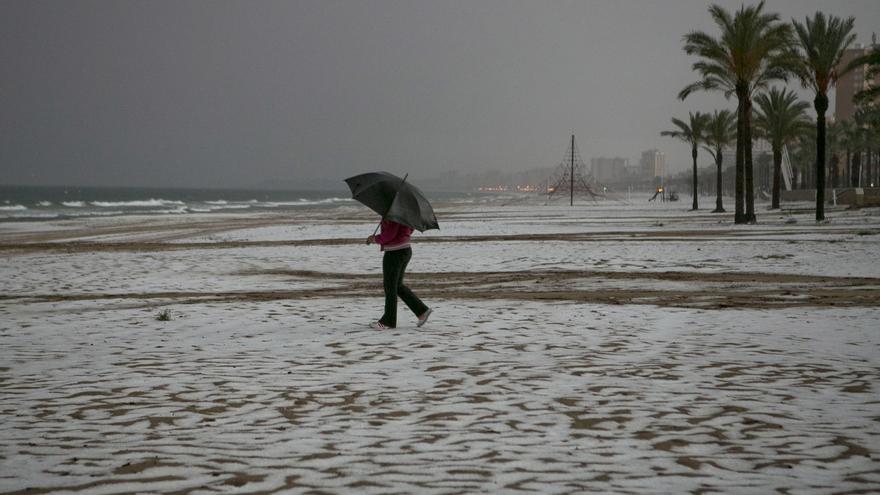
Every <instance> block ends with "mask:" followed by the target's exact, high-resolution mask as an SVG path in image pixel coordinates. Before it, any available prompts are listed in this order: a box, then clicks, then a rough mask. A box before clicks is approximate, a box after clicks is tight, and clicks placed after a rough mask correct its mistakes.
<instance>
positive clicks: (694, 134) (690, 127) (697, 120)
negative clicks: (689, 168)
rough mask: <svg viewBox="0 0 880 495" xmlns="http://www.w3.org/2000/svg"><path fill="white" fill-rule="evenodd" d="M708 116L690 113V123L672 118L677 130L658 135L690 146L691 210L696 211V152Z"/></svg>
mask: <svg viewBox="0 0 880 495" xmlns="http://www.w3.org/2000/svg"><path fill="white" fill-rule="evenodd" d="M709 118H710V116H709V114H706V113H700V112H696V113H695V112H691V113H690V121H689V122H684V121H682V120H679V119H676V118H674V117H673V119H672V123H673V124H675V126H676V127H678V129H676V130H674V131H663V132H661V133H660V135H661V136H670V137H674V138H676V139H680V140H682V141H684V142H686V143H688V144H690V145H691V158H693V159H694V181H693V182H694V189H693V194H694V204H693V208H691V209H692V210H694V211H696V210H697V209H698V205H697V192H698V191H697V150H698V149H699V147H700V145H701V144H702V143H703V138H704V134H705V133H706V127H707V126H708V124H709Z"/></svg>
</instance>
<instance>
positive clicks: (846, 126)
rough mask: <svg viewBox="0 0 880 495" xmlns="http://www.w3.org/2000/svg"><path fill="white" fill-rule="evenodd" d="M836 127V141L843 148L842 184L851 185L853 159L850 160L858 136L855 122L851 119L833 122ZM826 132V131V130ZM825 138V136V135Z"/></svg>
mask: <svg viewBox="0 0 880 495" xmlns="http://www.w3.org/2000/svg"><path fill="white" fill-rule="evenodd" d="M835 127H837V132H838V136H837V141H838V144H839V145H840V147H842V148H843V149H844V150H845V155H844V156H845V157H846V162H845V165H844V167H843V184H844V185H845V186H846V187H850V186H852V177H853V176H854V175H855V174H854V173H853V167H852V164H853V160H852V151H853V146H854V145H855V144H856V141H857V140H858V136H857V135H856V133H857V132H858V131H857V129H856V124H855V122H853V121H852V120H843V121H841V122H838V123H837V124H835ZM826 132H827V131H826ZM826 139H827V136H826Z"/></svg>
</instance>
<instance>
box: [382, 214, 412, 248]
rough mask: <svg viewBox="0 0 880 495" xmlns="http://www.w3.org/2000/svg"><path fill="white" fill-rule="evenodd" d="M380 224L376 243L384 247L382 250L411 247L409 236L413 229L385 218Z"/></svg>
mask: <svg viewBox="0 0 880 495" xmlns="http://www.w3.org/2000/svg"><path fill="white" fill-rule="evenodd" d="M380 225H381V227H380V230H379V235H377V236H376V244H378V245H380V246H381V247H382V251H397V250H398V249H406V248H408V247H409V236H411V235H412V233H413V229H411V228H409V227H407V226H406V225H402V224H399V223H397V222H392V221H391V220H383V221H382V223H381V224H380Z"/></svg>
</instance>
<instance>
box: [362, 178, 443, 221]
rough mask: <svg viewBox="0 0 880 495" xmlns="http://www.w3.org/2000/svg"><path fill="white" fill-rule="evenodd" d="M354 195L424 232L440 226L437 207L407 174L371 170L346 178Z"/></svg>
mask: <svg viewBox="0 0 880 495" xmlns="http://www.w3.org/2000/svg"><path fill="white" fill-rule="evenodd" d="M345 183H346V184H348V188H349V189H351V197H352V198H354V199H356V200H358V201H360V202H361V203H363V204H364V205H366V206H367V207H368V208H370V209H371V210H373V211H375V212H376V213H378V214H379V215H381V216H382V220H391V221H392V222H397V223H401V224H403V225H406V226H408V227H411V228H413V229H416V230H418V231H420V232H424V231H426V230H429V229H439V228H440V227H439V226H438V225H437V217H435V216H434V208H432V207H431V203H429V202H428V200H427V199H425V195H424V194H422V191H420V190H419V188H417V187H416V186H414V185H412V184H410V183H409V182H407V181H406V177H404V178H403V179H401V178H400V177H398V176H396V175H393V174H389V173H388V172H370V173H366V174H361V175H356V176H354V177H349V178H348V179H345Z"/></svg>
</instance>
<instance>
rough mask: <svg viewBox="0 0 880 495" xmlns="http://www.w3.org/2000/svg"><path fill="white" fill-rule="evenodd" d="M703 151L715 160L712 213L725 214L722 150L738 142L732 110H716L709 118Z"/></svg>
mask: <svg viewBox="0 0 880 495" xmlns="http://www.w3.org/2000/svg"><path fill="white" fill-rule="evenodd" d="M704 142H705V144H704V146H703V149H705V150H706V151H708V152H709V154H710V155H712V158H714V159H715V167H716V172H715V191H716V194H715V196H716V197H715V209H714V210H712V213H724V204H723V203H722V201H721V191H722V189H723V188H722V186H721V164H722V162H723V161H724V156H723V155H722V153H721V150H722V149H724V147H725V146H729V145H730V144H731V143H734V142H736V116H735V115H734V114H733V112H731V111H730V110H721V111H718V110H715V113H713V114H712V115H711V117H710V118H709V123H708V125H707V126H706V136H705V139H704Z"/></svg>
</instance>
